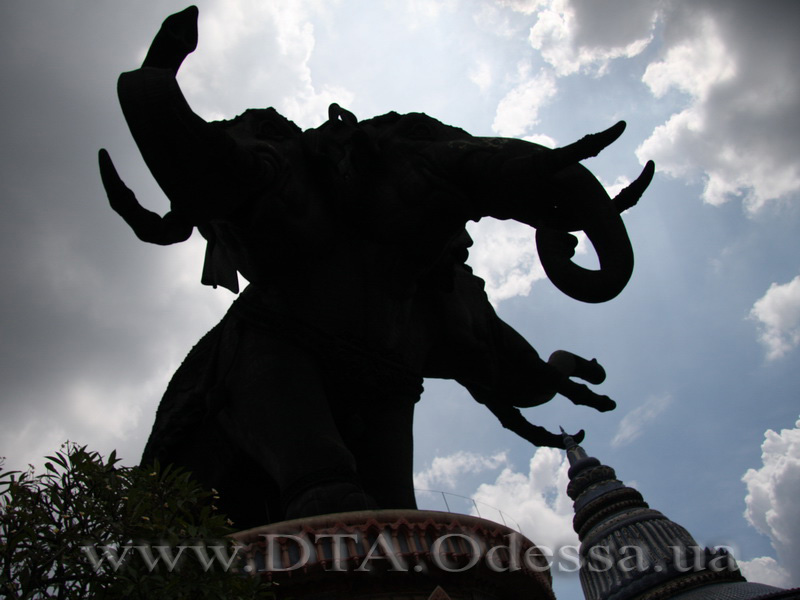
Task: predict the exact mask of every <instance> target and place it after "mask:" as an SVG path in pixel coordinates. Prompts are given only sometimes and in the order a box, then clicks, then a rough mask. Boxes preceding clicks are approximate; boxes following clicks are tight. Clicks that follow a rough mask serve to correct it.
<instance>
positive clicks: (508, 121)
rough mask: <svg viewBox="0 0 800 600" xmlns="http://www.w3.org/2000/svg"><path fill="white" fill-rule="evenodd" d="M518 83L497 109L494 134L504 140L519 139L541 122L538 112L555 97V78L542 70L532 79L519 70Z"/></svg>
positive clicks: (522, 68) (523, 68)
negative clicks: (506, 138) (519, 80)
mask: <svg viewBox="0 0 800 600" xmlns="http://www.w3.org/2000/svg"><path fill="white" fill-rule="evenodd" d="M519 78H520V79H521V80H522V81H521V82H520V83H518V84H517V85H516V86H515V87H514V88H513V89H512V90H511V91H510V92H508V93H507V94H506V95H505V97H504V98H503V99H502V100H500V103H499V104H498V105H497V112H496V114H495V117H494V122H493V123H492V130H493V131H494V132H495V133H497V134H498V135H500V136H503V137H520V136H522V135H523V134H525V133H526V132H527V130H528V128H529V127H531V126H532V125H536V124H537V123H538V122H539V109H540V108H542V107H543V106H545V105H546V104H547V103H548V102H549V101H550V100H551V99H552V98H553V97H554V96H555V95H556V91H557V88H556V83H555V78H554V77H553V75H552V74H551V73H550V72H548V71H546V70H542V71H540V72H539V73H538V75H535V76H533V77H531V76H530V75H529V74H528V72H527V68H526V67H524V66H520V68H519Z"/></svg>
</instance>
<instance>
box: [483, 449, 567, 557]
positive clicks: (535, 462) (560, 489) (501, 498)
mask: <svg viewBox="0 0 800 600" xmlns="http://www.w3.org/2000/svg"><path fill="white" fill-rule="evenodd" d="M568 470H569V463H568V461H567V458H566V455H565V454H564V453H563V452H562V451H560V450H556V449H555V448H538V449H537V450H536V453H535V454H534V455H533V456H532V457H531V460H530V463H529V465H528V472H527V473H519V472H516V471H513V470H512V469H511V468H509V467H506V468H504V469H503V470H502V472H501V473H500V474H499V475H498V476H497V479H496V480H495V482H494V483H484V484H482V485H481V486H480V487H478V489H477V490H476V491H475V493H474V494H473V495H472V497H473V498H474V499H475V500H476V501H478V502H481V503H485V504H487V505H489V506H494V507H496V508H498V509H499V510H501V511H503V512H504V513H506V514H508V515H510V516H512V517H513V518H514V519H515V520H516V521H517V522H518V523H519V526H520V528H521V530H522V533H524V534H525V535H526V536H527V537H529V538H530V539H531V540H532V541H533V542H534V543H535V544H537V545H539V546H546V547H548V548H551V549H556V548H559V547H561V546H564V545H567V544H569V545H577V544H578V537H577V535H576V534H575V533H574V531H573V529H572V517H573V514H574V513H573V509H572V501H571V500H570V499H569V497H568V496H567V494H566V489H567V483H569V478H568V477H567V471H568Z"/></svg>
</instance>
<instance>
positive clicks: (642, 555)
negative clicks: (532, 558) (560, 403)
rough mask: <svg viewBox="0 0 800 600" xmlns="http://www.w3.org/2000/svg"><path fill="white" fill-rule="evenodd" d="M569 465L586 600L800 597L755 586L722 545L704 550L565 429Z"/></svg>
mask: <svg viewBox="0 0 800 600" xmlns="http://www.w3.org/2000/svg"><path fill="white" fill-rule="evenodd" d="M561 435H562V437H563V440H564V447H565V449H566V452H567V458H568V460H569V464H570V468H569V480H570V481H569V484H568V486H567V494H568V495H569V497H570V498H571V499H572V500H573V502H574V504H573V507H574V510H575V517H574V519H573V528H574V529H575V532H576V533H577V534H578V538H579V539H580V542H581V547H580V557H581V569H580V578H581V586H582V587H583V593H584V595H585V597H586V600H634V599H635V600H667V599H670V600H712V599H717V600H722V599H723V598H736V599H737V600H745V599H754V598H759V599H766V598H774V599H777V598H787V599H788V598H796V597H797V596H794V595H792V594H794V593H796V590H794V591H791V590H781V589H778V588H774V587H772V586H767V585H762V584H758V583H748V582H747V581H746V580H745V579H744V577H742V575H741V573H740V572H739V569H738V567H737V566H736V561H735V560H734V559H733V557H732V556H731V555H730V554H728V552H727V551H726V550H725V549H722V548H715V549H711V548H702V547H700V546H698V544H697V542H696V541H695V540H694V538H693V537H692V536H691V535H690V534H689V532H688V531H686V530H685V529H684V528H683V527H681V526H680V525H678V524H677V523H674V522H673V521H670V520H669V519H668V518H667V517H665V516H664V515H663V514H662V513H660V512H658V511H656V510H653V509H651V508H650V507H649V506H648V504H647V503H646V502H645V501H644V498H643V497H642V495H641V494H640V493H639V492H638V491H637V490H635V489H633V488H631V487H628V486H626V485H625V484H624V483H623V482H622V481H620V480H619V479H617V476H616V473H615V472H614V469H612V468H611V467H609V466H607V465H603V464H601V463H600V461H599V460H598V459H596V458H594V457H591V456H589V455H588V454H587V453H586V451H585V450H584V449H583V448H582V447H581V446H580V445H579V444H577V443H576V442H575V440H574V439H573V438H572V437H570V436H569V434H567V433H566V432H565V431H564V429H563V428H562V429H561Z"/></svg>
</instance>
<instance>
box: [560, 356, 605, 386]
mask: <svg viewBox="0 0 800 600" xmlns="http://www.w3.org/2000/svg"><path fill="white" fill-rule="evenodd" d="M547 364H549V365H552V366H553V367H555V368H556V369H558V371H559V373H561V374H562V375H566V376H567V377H577V378H578V379H583V380H584V381H587V382H589V383H593V384H599V383H603V382H604V381H605V380H606V371H605V369H604V368H603V367H602V366H601V365H600V363H599V362H597V359H596V358H593V359H592V360H586V359H585V358H583V357H582V356H578V355H577V354H573V353H572V352H568V351H566V350H556V351H555V352H553V353H552V354H551V355H550V358H549V359H548V360H547Z"/></svg>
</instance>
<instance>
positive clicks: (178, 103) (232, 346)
mask: <svg viewBox="0 0 800 600" xmlns="http://www.w3.org/2000/svg"><path fill="white" fill-rule="evenodd" d="M197 16H198V14H197V9H196V8H194V7H190V8H188V9H186V10H184V11H183V12H180V13H177V14H175V15H173V16H171V17H169V18H168V19H167V20H166V21H165V22H164V25H163V26H162V28H161V30H160V31H159V33H158V35H157V36H156V38H155V40H154V41H153V44H152V46H151V48H150V51H149V53H148V54H147V57H146V58H145V61H144V63H143V65H142V67H141V68H139V69H136V70H134V71H131V72H128V73H124V74H123V75H122V76H121V77H120V80H119V98H120V103H121V105H122V109H123V112H124V114H125V117H126V119H127V122H128V125H129V128H130V130H131V133H132V135H133V137H134V139H135V140H136V143H137V144H138V146H139V149H140V151H141V153H142V156H143V158H144V160H145V162H146V163H147V165H148V167H149V168H150V170H151V172H152V174H153V176H154V177H155V179H156V180H157V182H158V183H159V185H160V186H161V188H162V189H163V191H164V192H165V194H166V195H167V197H168V198H169V200H170V202H171V210H170V211H169V212H168V213H167V214H166V215H164V216H160V215H157V214H155V213H152V212H150V211H148V210H146V209H144V208H143V207H141V206H140V205H139V203H138V202H137V201H136V198H135V197H134V195H133V193H132V192H131V191H130V190H129V189H128V188H127V187H126V186H125V184H124V183H123V182H122V180H121V179H120V178H119V176H118V175H117V172H116V170H115V168H114V166H113V164H112V162H111V159H110V157H109V155H108V153H107V152H106V151H105V150H101V151H100V170H101V175H102V179H103V183H104V185H105V188H106V191H107V193H108V197H109V200H110V203H111V206H112V208H114V210H116V211H117V212H118V213H119V214H120V215H121V216H122V217H123V218H124V219H125V220H126V222H127V223H128V224H129V225H130V226H131V227H132V229H133V230H134V232H135V233H136V235H137V236H138V237H139V238H140V239H142V240H144V241H147V242H151V243H156V244H172V243H177V242H181V241H183V240H185V239H187V238H188V237H189V236H190V235H191V233H192V231H193V229H194V228H195V227H196V228H197V229H198V230H199V231H200V233H201V234H202V235H203V236H204V237H205V238H206V240H207V251H206V258H205V265H204V269H203V277H202V281H203V283H205V284H208V285H213V286H217V285H221V286H223V287H226V288H228V289H230V290H231V291H233V292H238V291H239V289H238V276H237V272H238V273H240V274H241V275H242V276H243V277H244V278H246V279H247V280H248V282H249V285H248V287H247V288H246V289H245V290H244V291H243V292H242V294H241V295H240V296H239V298H238V299H237V300H236V301H235V302H234V303H233V305H232V306H231V308H230V310H229V311H228V313H227V314H226V316H225V317H224V318H223V319H222V321H221V322H220V323H219V324H218V325H217V326H216V327H214V328H213V329H212V330H211V331H210V332H209V333H208V334H207V335H206V336H205V337H203V339H202V340H201V341H200V342H199V343H198V344H197V345H196V346H195V347H194V349H193V350H192V351H191V352H190V354H189V355H188V357H187V358H186V360H185V361H184V363H183V364H182V365H181V367H180V368H179V369H178V371H177V372H176V374H175V376H174V377H173V379H172V381H171V383H170V385H169V387H168V389H167V391H166V393H165V395H164V398H163V400H162V402H161V405H160V407H159V410H158V414H157V416H156V422H155V425H154V427H153V431H152V434H151V437H150V440H149V442H148V444H147V447H146V448H145V452H144V456H143V459H142V460H143V462H145V463H147V462H150V461H152V460H154V459H158V460H159V461H160V462H161V463H162V464H163V463H175V464H178V465H181V466H184V467H186V468H188V469H189V470H191V471H192V472H193V473H194V474H195V476H196V477H197V478H198V479H200V480H201V481H202V482H203V483H205V484H206V485H208V486H209V487H214V488H216V489H218V490H220V492H222V497H223V501H224V502H225V504H224V508H225V510H227V511H228V512H229V514H230V515H231V516H232V518H233V519H234V520H235V521H236V522H237V525H239V526H247V525H259V524H264V523H267V522H273V521H278V520H282V519H285V518H297V517H302V516H310V515H315V514H324V513H327V512H339V511H346V510H358V509H364V508H414V507H415V500H414V491H413V485H412V456H413V443H412V439H411V430H412V418H413V411H414V404H415V403H416V402H417V401H418V400H419V397H420V394H421V392H422V380H423V378H425V377H431V378H448V379H454V380H456V381H458V382H459V383H460V384H462V385H463V386H465V387H466V388H467V389H468V390H469V392H470V393H471V394H472V396H473V397H474V398H475V399H476V400H477V401H478V402H481V403H482V404H484V405H486V406H487V408H489V410H490V411H492V412H493V413H494V414H495V415H496V416H497V417H498V418H499V419H500V421H501V422H502V423H503V425H504V426H506V427H508V428H509V429H511V430H513V431H515V432H516V433H518V434H519V435H521V436H522V437H524V438H525V439H527V440H529V441H531V442H532V443H534V444H536V445H546V446H555V447H563V440H562V437H561V435H558V434H554V433H551V432H548V431H546V430H545V429H543V428H541V427H537V426H534V425H531V424H530V423H528V422H527V421H526V420H525V419H524V417H523V416H522V415H521V413H520V412H519V410H518V408H519V407H531V406H536V405H539V404H542V403H544V402H547V401H549V400H550V399H551V398H553V397H554V396H555V395H556V394H561V395H563V396H565V397H567V398H568V399H569V400H571V401H572V402H573V403H575V404H581V405H587V406H591V407H593V408H595V409H597V410H601V411H605V410H611V409H613V408H614V406H615V404H614V402H613V401H612V400H611V399H609V398H608V397H606V396H602V395H598V394H596V393H595V392H593V391H592V390H590V389H589V388H588V387H587V386H585V385H584V384H580V383H577V382H575V381H573V380H572V379H571V377H577V378H579V379H583V380H584V381H587V382H588V383H593V384H599V383H601V382H602V381H603V379H604V378H605V373H604V371H603V369H602V367H601V366H600V365H599V364H598V363H597V362H596V361H594V360H591V361H589V360H586V359H583V358H581V357H578V356H576V355H574V354H572V353H569V352H565V351H558V352H556V353H554V354H553V355H552V356H551V357H550V359H549V360H548V361H544V360H542V359H541V358H540V357H539V355H538V354H537V353H536V351H535V350H534V348H533V347H532V346H531V345H530V344H529V343H528V342H527V341H526V340H525V339H524V338H523V337H522V336H520V335H519V334H518V333H517V332H516V331H514V329H512V328H511V327H510V326H509V325H507V324H506V323H504V322H503V321H502V320H500V318H499V317H498V316H497V314H496V313H495V311H494V309H493V308H492V306H491V304H490V303H489V301H488V299H487V297H486V294H485V293H484V289H483V281H482V280H481V279H480V278H479V277H477V276H475V275H474V274H473V273H472V271H471V269H470V268H469V266H468V265H467V264H466V262H465V261H466V259H467V256H468V248H469V246H470V245H471V240H470V238H469V235H468V234H467V231H466V229H465V226H466V224H467V223H468V222H469V221H477V220H479V219H481V218H483V217H494V218H498V219H514V220H516V221H519V222H522V223H526V224H528V225H530V226H531V227H533V228H535V229H536V243H537V248H538V251H539V255H540V258H541V261H542V264H543V266H544V268H545V271H546V273H547V275H548V277H549V278H550V279H551V281H552V282H553V283H554V284H555V285H556V286H557V287H558V288H559V289H560V290H561V291H563V292H564V293H566V294H568V295H569V296H571V297H573V298H576V299H578V300H582V301H585V302H604V301H606V300H609V299H611V298H613V297H615V296H616V295H617V294H619V292H620V291H622V289H623V288H624V287H625V285H626V283H627V281H628V279H629V277H630V275H631V272H632V269H633V252H632V250H631V245H630V242H629V240H628V236H627V233H626V231H625V227H624V225H623V222H622V219H621V217H620V213H621V212H622V211H624V210H625V209H627V208H630V207H631V206H633V205H634V204H635V203H636V202H637V200H638V199H639V197H640V196H641V194H642V193H643V192H644V190H645V188H646V187H647V185H648V184H649V182H650V179H651V178H652V175H653V165H652V163H648V165H647V166H646V167H645V169H644V171H643V173H642V175H641V176H640V177H639V178H638V179H637V180H636V181H635V182H634V183H632V184H631V185H630V186H629V187H628V188H626V189H625V190H623V191H622V192H621V193H620V194H619V195H617V197H615V198H613V199H611V198H609V197H608V195H607V193H606V192H605V190H604V189H603V187H602V185H601V184H600V183H599V182H598V181H597V179H596V178H595V177H594V176H593V175H592V174H591V173H590V172H589V171H588V170H587V169H586V168H585V167H583V166H582V165H580V164H579V163H580V161H581V160H583V159H585V158H588V157H590V156H594V155H596V154H597V153H599V152H600V151H601V150H602V149H603V148H605V147H606V146H608V145H609V144H611V143H612V142H613V141H614V140H615V139H617V137H619V135H621V133H622V131H623V129H624V123H622V122H620V123H618V124H616V125H614V126H613V127H611V128H610V129H608V130H606V131H604V132H601V133H599V134H594V135H589V136H586V137H585V138H583V139H581V140H580V141H578V142H576V143H574V144H571V145H568V146H565V147H562V148H557V149H548V148H544V147H542V146H539V145H536V144H532V143H529V142H525V141H522V140H516V139H505V138H481V137H474V136H471V135H470V134H468V133H467V132H465V131H463V130H461V129H458V128H455V127H451V126H448V125H444V124H442V123H440V122H439V121H436V120H435V119H433V118H431V117H428V116H427V115H424V114H420V113H412V114H406V115H400V114H396V113H389V114H386V115H383V116H379V117H375V118H372V119H368V120H364V121H358V120H357V119H356V117H355V116H354V115H353V114H352V113H350V112H348V111H347V110H344V109H342V108H341V107H339V106H338V105H336V104H333V105H331V107H330V111H329V119H328V121H327V122H325V123H324V124H322V125H321V126H320V127H318V128H315V129H309V130H307V131H301V130H300V129H299V128H298V127H297V126H296V125H295V124H294V123H292V122H291V121H289V120H287V119H285V118H284V117H282V116H281V115H280V114H278V113H277V112H276V111H275V110H274V109H272V108H267V109H251V110H248V111H246V112H245V113H243V114H242V115H240V116H238V117H236V118H234V119H232V120H229V121H220V122H212V123H207V122H205V121H204V120H202V119H201V118H200V117H198V116H197V115H196V114H194V113H193V112H192V110H191V109H190V107H189V105H188V104H187V102H186V100H185V99H184V97H183V94H182V93H181V90H180V88H179V87H178V84H177V82H176V80H175V75H176V73H177V71H178V68H179V66H180V64H181V62H182V61H183V59H184V58H185V56H186V55H187V54H188V53H190V52H192V51H193V50H194V48H195V47H196V44H197V26H196V23H197ZM571 231H584V232H585V233H586V235H587V237H588V238H589V239H590V241H591V242H592V244H593V246H594V248H595V249H596V251H597V254H598V258H599V262H600V269H599V270H597V271H591V270H587V269H584V268H582V267H579V266H577V265H576V264H574V263H573V262H572V261H571V257H572V254H573V251H574V248H575V244H576V238H575V237H574V236H573V235H571V234H570V233H569V232H571ZM574 437H575V439H576V441H578V442H579V441H580V439H582V437H583V432H580V433H579V434H577V435H576V436H574Z"/></svg>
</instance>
